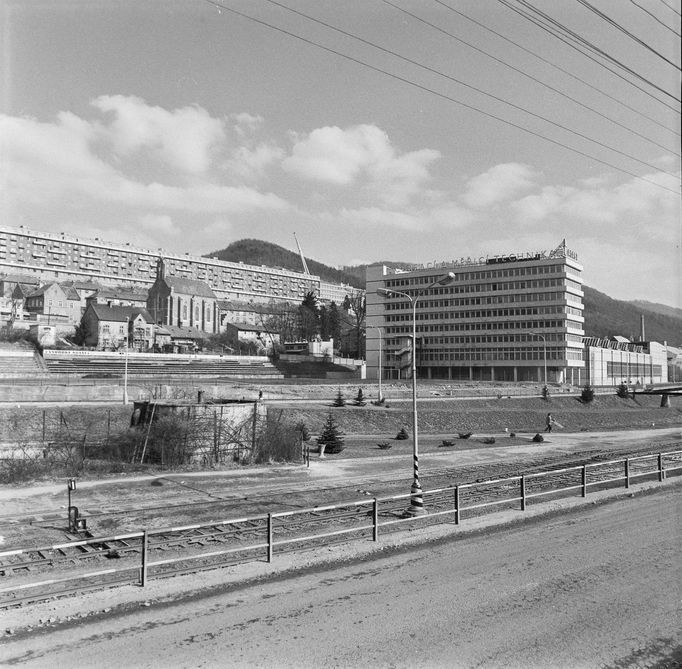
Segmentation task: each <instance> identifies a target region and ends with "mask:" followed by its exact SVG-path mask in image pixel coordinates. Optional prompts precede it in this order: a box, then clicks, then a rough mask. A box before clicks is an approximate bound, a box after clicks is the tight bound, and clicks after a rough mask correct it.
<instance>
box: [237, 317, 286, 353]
mask: <svg viewBox="0 0 682 669" xmlns="http://www.w3.org/2000/svg"><path fill="white" fill-rule="evenodd" d="M225 333H226V335H227V337H228V342H229V346H231V347H232V348H234V349H235V350H243V349H249V348H251V349H253V352H254V353H259V354H261V353H262V354H265V353H268V352H272V350H273V348H274V347H275V345H276V344H279V333H277V332H274V331H270V330H266V329H265V328H263V327H262V326H260V325H251V324H250V323H227V324H226V325H225Z"/></svg>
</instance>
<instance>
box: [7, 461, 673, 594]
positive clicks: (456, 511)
mask: <svg viewBox="0 0 682 669" xmlns="http://www.w3.org/2000/svg"><path fill="white" fill-rule="evenodd" d="M648 450H650V449H646V448H640V449H634V450H632V451H630V452H628V453H627V454H625V455H623V454H620V459H619V460H615V461H614V460H606V461H604V460H603V459H602V460H600V458H603V457H605V456H606V455H608V454H600V455H599V456H595V457H589V458H584V459H579V460H575V459H572V460H571V461H570V462H566V461H563V462H561V463H557V464H556V465H554V466H553V467H552V466H548V464H547V463H546V462H545V463H544V469H542V471H540V466H537V467H528V468H527V469H525V470H524V472H523V473H517V472H509V467H508V466H507V471H506V472H503V474H504V475H502V476H493V477H489V478H487V479H485V480H481V479H479V480H476V481H469V482H461V481H459V482H453V472H452V470H449V469H443V470H442V471H436V472H432V473H431V474H430V475H429V476H428V477H425V478H424V479H423V480H422V483H423V485H424V502H425V505H426V507H427V509H428V515H427V516H426V518H417V519H410V518H405V517H404V512H405V510H406V508H407V507H408V506H409V501H410V500H409V496H407V495H404V494H400V495H396V494H395V490H396V489H400V491H401V492H403V491H404V489H405V487H406V485H405V484H406V481H398V482H396V481H393V482H392V483H391V484H390V485H386V486H385V489H384V490H383V491H381V494H377V492H376V491H375V490H373V491H372V492H371V493H368V491H362V492H363V493H365V498H364V499H358V497H357V494H356V495H355V498H354V499H352V500H349V501H347V502H344V501H340V502H337V503H336V504H333V505H329V506H318V507H313V508H309V509H297V510H293V511H292V510H291V509H287V510H281V509H280V510H273V511H272V512H270V513H268V514H267V515H263V514H261V515H257V516H252V517H243V518H234V519H227V520H222V521H217V522H216V521H210V522H205V523H196V524H192V525H186V526H182V527H159V528H154V529H147V530H146V531H144V532H142V531H135V532H130V533H127V534H118V535H111V536H105V537H96V536H93V535H92V534H91V533H90V532H87V531H86V532H81V533H80V534H79V536H78V537H77V538H74V539H72V540H70V541H66V542H63V543H60V544H53V545H51V546H39V547H28V548H24V549H16V550H14V551H12V550H10V551H3V552H0V607H7V606H12V605H17V604H21V603H24V602H27V601H35V600H36V599H45V598H49V597H54V596H59V595H64V594H70V593H72V592H79V591H82V590H83V589H87V588H89V587H91V586H93V583H94V584H98V587H107V586H110V585H115V584H119V583H124V582H125V583H131V582H139V581H140V580H142V581H144V578H145V577H146V576H147V574H146V573H145V574H143V573H142V572H143V571H144V572H146V571H147V568H146V567H144V566H143V567H141V566H140V564H141V560H142V563H143V564H149V565H150V567H149V569H150V571H151V573H150V574H149V575H150V576H153V577H154V578H159V577H164V576H171V575H177V574H180V573H187V572H190V571H199V570H201V569H210V568H215V567H216V566H220V565H225V564H235V563H238V562H245V561H250V560H254V559H263V557H264V555H265V554H266V551H267V555H268V559H270V557H271V555H272V553H271V552H272V551H273V550H276V552H277V553H283V552H290V551H295V550H299V549H301V548H306V549H309V548H311V547H314V546H317V545H327V544H329V543H334V542H338V541H346V540H348V539H349V538H359V537H371V536H372V533H373V532H374V531H376V528H379V527H380V528H381V533H382V534H385V533H388V532H393V531H396V530H398V529H402V528H404V526H405V523H414V524H416V523H420V524H421V525H423V524H424V523H439V522H461V521H463V520H466V519H467V518H470V517H473V516H476V515H481V514H483V513H490V512H494V511H497V510H500V509H519V508H524V507H525V505H526V504H534V503H537V502H538V501H543V500H545V499H556V498H558V497H566V496H570V495H573V496H575V495H579V494H583V495H584V494H586V493H587V491H588V490H589V491H594V490H600V489H605V488H608V487H623V486H624V485H626V486H627V485H629V483H630V482H640V481H644V480H662V479H663V477H665V476H666V475H667V476H678V475H682V450H681V451H675V452H672V453H670V452H669V453H666V454H656V453H650V452H645V451H648ZM460 475H461V472H460V473H459V474H458V477H457V478H458V479H459V478H460ZM341 490H345V491H348V488H341ZM355 490H356V491H357V488H355ZM338 491H339V489H335V492H338ZM369 495H371V496H369ZM213 504H214V505H215V504H217V503H216V502H214V503H213ZM93 568H94V569H95V570H94V571H93Z"/></svg>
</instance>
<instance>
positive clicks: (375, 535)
mask: <svg viewBox="0 0 682 669" xmlns="http://www.w3.org/2000/svg"><path fill="white" fill-rule="evenodd" d="M372 522H373V524H374V527H373V531H372V540H373V541H379V502H377V498H376V497H375V498H374V500H373V502H372Z"/></svg>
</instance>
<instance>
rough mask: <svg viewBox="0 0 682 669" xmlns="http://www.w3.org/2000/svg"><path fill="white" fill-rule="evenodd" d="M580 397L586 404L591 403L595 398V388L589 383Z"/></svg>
mask: <svg viewBox="0 0 682 669" xmlns="http://www.w3.org/2000/svg"><path fill="white" fill-rule="evenodd" d="M580 399H581V400H582V401H583V402H585V404H589V403H590V402H592V401H593V400H594V388H592V386H591V385H590V384H589V383H588V384H587V385H586V386H585V387H584V388H583V391H582V393H581V394H580Z"/></svg>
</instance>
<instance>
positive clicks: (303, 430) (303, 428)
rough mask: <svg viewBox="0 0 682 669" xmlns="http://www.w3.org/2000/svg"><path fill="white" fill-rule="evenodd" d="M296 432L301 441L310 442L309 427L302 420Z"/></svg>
mask: <svg viewBox="0 0 682 669" xmlns="http://www.w3.org/2000/svg"><path fill="white" fill-rule="evenodd" d="M296 431H297V432H298V436H299V439H300V440H301V441H303V442H305V441H310V432H309V431H308V426H307V425H306V424H305V423H304V422H303V421H302V420H299V421H298V423H296Z"/></svg>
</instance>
